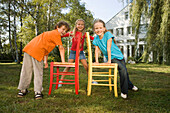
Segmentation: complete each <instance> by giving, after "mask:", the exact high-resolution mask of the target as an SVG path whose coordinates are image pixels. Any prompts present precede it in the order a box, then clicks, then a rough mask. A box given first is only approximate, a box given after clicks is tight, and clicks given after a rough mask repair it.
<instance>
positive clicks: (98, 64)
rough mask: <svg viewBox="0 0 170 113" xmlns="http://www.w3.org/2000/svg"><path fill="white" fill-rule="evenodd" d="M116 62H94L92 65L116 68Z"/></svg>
mask: <svg viewBox="0 0 170 113" xmlns="http://www.w3.org/2000/svg"><path fill="white" fill-rule="evenodd" d="M115 66H117V64H116V63H92V67H94V68H95V67H96V68H115Z"/></svg>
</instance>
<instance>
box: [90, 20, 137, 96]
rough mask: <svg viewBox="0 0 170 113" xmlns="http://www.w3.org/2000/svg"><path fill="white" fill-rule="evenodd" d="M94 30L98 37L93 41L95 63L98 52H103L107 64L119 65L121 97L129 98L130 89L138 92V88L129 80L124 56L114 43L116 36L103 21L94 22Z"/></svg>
mask: <svg viewBox="0 0 170 113" xmlns="http://www.w3.org/2000/svg"><path fill="white" fill-rule="evenodd" d="M93 30H94V32H95V33H96V35H97V36H96V37H95V38H94V40H93V44H94V45H95V61H96V63H98V51H99V50H101V51H102V52H103V54H104V56H105V57H106V58H107V60H108V61H107V63H117V64H118V70H119V75H120V87H121V97H122V98H124V99H126V98H127V96H128V89H131V90H134V91H137V90H138V88H137V87H136V86H134V85H133V84H132V83H131V81H130V80H129V75H128V72H127V68H126V64H125V60H124V57H123V54H122V53H121V51H120V50H119V48H118V47H117V46H116V44H115V43H114V41H113V39H114V36H113V35H112V34H111V33H110V32H109V31H108V30H107V29H106V27H105V23H104V22H103V21H102V20H100V19H99V20H96V21H95V22H94V24H93Z"/></svg>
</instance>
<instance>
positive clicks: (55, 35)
mask: <svg viewBox="0 0 170 113" xmlns="http://www.w3.org/2000/svg"><path fill="white" fill-rule="evenodd" d="M69 30H70V27H69V25H68V23H66V22H64V21H60V22H58V23H57V25H56V27H55V30H52V31H47V32H44V33H42V34H40V35H38V36H37V37H35V38H33V39H32V40H31V41H30V42H29V43H28V44H27V45H26V46H25V47H24V49H23V52H24V60H23V65H22V70H21V74H20V82H19V86H18V89H20V92H19V93H18V97H23V96H25V95H26V94H27V93H28V90H27V88H28V87H29V85H30V82H31V78H32V71H34V91H35V99H42V97H43V95H42V93H41V91H42V90H43V87H42V82H43V59H44V64H45V68H47V67H48V64H47V57H48V56H47V55H48V54H49V53H50V52H51V51H52V50H53V49H54V48H55V47H56V46H57V45H58V47H59V51H60V56H61V61H62V62H65V55H64V53H65V52H64V47H63V46H62V41H61V36H63V35H65V34H66V32H67V31H69Z"/></svg>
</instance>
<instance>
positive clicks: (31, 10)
mask: <svg viewBox="0 0 170 113" xmlns="http://www.w3.org/2000/svg"><path fill="white" fill-rule="evenodd" d="M9 3H10V4H9ZM0 7H1V10H0V15H1V16H0V21H1V23H2V24H0V50H1V51H7V50H11V49H13V50H14V53H10V54H15V53H17V52H19V53H22V47H24V46H25V45H26V44H27V43H28V42H29V41H30V40H32V38H34V37H35V36H37V35H39V34H41V33H43V32H45V31H50V30H53V29H54V27H55V25H56V23H57V22H58V21H60V20H65V21H67V22H68V23H69V24H70V25H71V27H72V28H73V27H74V24H75V21H76V20H77V19H80V18H82V19H84V20H85V21H86V22H87V23H86V28H87V29H88V28H89V27H91V26H92V21H93V15H92V14H91V12H90V11H89V10H87V9H86V7H85V4H84V3H81V1H80V0H13V1H11V0H1V1H0ZM14 17H15V18H14ZM15 25H17V26H15ZM15 28H16V29H15ZM15 31H16V32H15ZM6 40H9V43H6V42H5V41H6ZM66 40H67V39H66ZM9 44H10V45H11V46H6V45H9ZM16 44H17V45H16ZM63 44H64V45H66V42H64V43H63ZM8 47H11V49H10V48H8ZM55 50H57V49H55ZM1 53H2V52H1ZM54 53H55V52H54ZM16 57H17V56H15V55H14V58H13V60H14V59H16ZM19 57H21V56H19Z"/></svg>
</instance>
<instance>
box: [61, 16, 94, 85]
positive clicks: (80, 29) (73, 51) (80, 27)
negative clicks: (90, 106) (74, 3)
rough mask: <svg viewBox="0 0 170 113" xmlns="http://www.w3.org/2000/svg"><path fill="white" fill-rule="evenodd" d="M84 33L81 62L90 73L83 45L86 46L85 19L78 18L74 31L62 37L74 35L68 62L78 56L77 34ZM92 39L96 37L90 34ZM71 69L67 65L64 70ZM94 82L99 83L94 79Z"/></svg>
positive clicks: (81, 44)
mask: <svg viewBox="0 0 170 113" xmlns="http://www.w3.org/2000/svg"><path fill="white" fill-rule="evenodd" d="M80 32H81V33H82V37H81V38H82V39H81V42H80V56H79V58H80V61H81V63H82V64H83V67H84V68H85V70H86V72H87V73H88V66H87V61H86V57H85V55H84V52H83V46H84V39H85V36H86V34H85V21H84V20H83V19H78V20H76V22H75V27H74V29H73V32H71V33H67V34H66V35H64V36H62V37H68V36H72V37H73V38H72V46H71V51H70V56H69V60H68V62H69V63H73V62H74V60H75V56H76V46H77V41H76V36H77V35H78V33H80ZM90 39H91V40H93V39H94V37H92V36H90ZM69 69H70V67H66V68H65V69H64V72H68V71H69ZM64 77H65V76H64V75H63V76H62V77H61V80H63V79H64ZM59 83H62V81H59ZM94 83H97V82H95V81H94ZM61 86H62V84H59V85H58V87H61Z"/></svg>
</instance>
